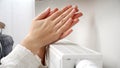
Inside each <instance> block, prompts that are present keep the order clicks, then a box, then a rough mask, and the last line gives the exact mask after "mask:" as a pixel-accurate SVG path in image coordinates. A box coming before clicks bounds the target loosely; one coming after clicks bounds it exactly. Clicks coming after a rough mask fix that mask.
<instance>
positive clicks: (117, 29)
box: [95, 0, 120, 68]
mask: <svg viewBox="0 0 120 68" xmlns="http://www.w3.org/2000/svg"><path fill="white" fill-rule="evenodd" d="M95 10H96V15H95V16H96V17H95V20H96V21H95V22H96V27H97V30H98V31H97V32H98V38H99V43H100V44H99V45H100V50H101V53H102V54H103V59H104V68H120V59H119V58H120V0H99V1H97V2H96V9H95Z"/></svg>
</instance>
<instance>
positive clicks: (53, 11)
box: [49, 8, 58, 16]
mask: <svg viewBox="0 0 120 68" xmlns="http://www.w3.org/2000/svg"><path fill="white" fill-rule="evenodd" d="M56 11H58V8H55V9H53V10H52V11H51V12H50V14H49V16H50V15H52V14H53V13H55V12H56Z"/></svg>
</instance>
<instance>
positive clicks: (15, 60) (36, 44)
mask: <svg viewBox="0 0 120 68" xmlns="http://www.w3.org/2000/svg"><path fill="white" fill-rule="evenodd" d="M50 13H51V12H50V8H48V9H47V10H45V11H44V12H43V13H41V14H40V15H38V16H37V17H36V18H35V19H33V21H32V24H31V27H30V31H29V33H28V34H27V35H26V37H25V38H24V39H23V41H22V42H21V43H20V46H16V48H15V49H14V50H13V51H12V52H11V53H10V54H9V55H8V56H6V57H5V58H3V59H2V62H1V63H2V64H1V67H3V68H38V66H39V65H40V63H41V61H38V60H37V59H36V57H35V55H37V54H38V52H39V53H40V55H39V57H40V58H41V60H42V61H44V55H45V52H44V51H45V50H44V47H45V46H47V45H50V44H51V43H54V42H56V41H58V40H60V39H62V38H64V37H66V36H67V35H68V34H70V33H71V27H72V24H73V23H76V22H78V17H76V18H75V17H74V16H75V14H76V10H75V8H73V7H68V6H67V7H65V8H64V9H62V10H59V11H56V12H54V13H52V14H50ZM39 50H41V51H39ZM40 66H41V68H43V67H42V65H40Z"/></svg>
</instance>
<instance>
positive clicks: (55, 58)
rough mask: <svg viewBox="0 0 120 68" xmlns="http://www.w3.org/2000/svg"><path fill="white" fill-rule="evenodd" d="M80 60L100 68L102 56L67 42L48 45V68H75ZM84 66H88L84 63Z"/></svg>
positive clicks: (62, 41)
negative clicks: (87, 61)
mask: <svg viewBox="0 0 120 68" xmlns="http://www.w3.org/2000/svg"><path fill="white" fill-rule="evenodd" d="M81 60H89V61H91V62H93V63H94V64H95V65H96V66H97V68H102V55H101V54H100V53H98V52H96V51H93V50H91V49H88V48H86V47H83V46H80V45H77V44H75V43H73V42H71V41H68V40H61V41H59V42H57V43H55V44H52V45H50V48H49V61H48V67H49V68H76V65H77V64H78V62H80V61H81ZM85 63H86V62H85ZM86 65H88V64H87V63H86ZM86 65H85V66H86ZM92 65H93V64H92ZM83 68H85V67H83ZM86 68H88V67H86ZM90 68H92V67H90ZM94 68H96V67H94Z"/></svg>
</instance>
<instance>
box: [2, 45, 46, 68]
mask: <svg viewBox="0 0 120 68" xmlns="http://www.w3.org/2000/svg"><path fill="white" fill-rule="evenodd" d="M0 68H47V66H43V65H42V64H41V60H40V58H39V57H38V56H35V55H34V54H33V53H32V52H31V51H30V50H28V49H27V48H25V47H23V46H22V45H20V44H18V45H17V46H16V47H15V48H14V49H13V51H12V52H11V53H10V54H9V55H7V56H6V57H4V58H2V59H1V65H0Z"/></svg>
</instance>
